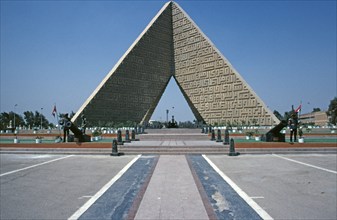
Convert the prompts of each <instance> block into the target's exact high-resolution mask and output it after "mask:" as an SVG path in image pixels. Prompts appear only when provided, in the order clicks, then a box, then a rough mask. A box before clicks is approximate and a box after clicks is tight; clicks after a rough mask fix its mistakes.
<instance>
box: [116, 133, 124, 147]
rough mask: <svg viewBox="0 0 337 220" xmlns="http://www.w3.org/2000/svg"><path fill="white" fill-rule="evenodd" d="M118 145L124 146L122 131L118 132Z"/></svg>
mask: <svg viewBox="0 0 337 220" xmlns="http://www.w3.org/2000/svg"><path fill="white" fill-rule="evenodd" d="M117 144H119V145H123V139H122V131H121V130H118V131H117Z"/></svg>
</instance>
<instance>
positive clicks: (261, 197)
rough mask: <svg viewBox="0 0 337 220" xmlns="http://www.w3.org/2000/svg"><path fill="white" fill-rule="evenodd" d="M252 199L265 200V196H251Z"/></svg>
mask: <svg viewBox="0 0 337 220" xmlns="http://www.w3.org/2000/svg"><path fill="white" fill-rule="evenodd" d="M250 198H251V199H264V196H251V197H250Z"/></svg>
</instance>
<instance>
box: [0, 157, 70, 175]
mask: <svg viewBox="0 0 337 220" xmlns="http://www.w3.org/2000/svg"><path fill="white" fill-rule="evenodd" d="M73 156H74V155H68V156H65V157H61V158H57V159H54V160H49V161H46V162H43V163H39V164H35V165H32V166H29V167H25V168H21V169H17V170H13V171H10V172H7V173H3V174H0V177H2V176H6V175H9V174H13V173H17V172H20V171H24V170H28V169H31V168H34V167H38V166H42V165H45V164H48V163H52V162H55V161H58V160H63V159H66V158H68V157H73Z"/></svg>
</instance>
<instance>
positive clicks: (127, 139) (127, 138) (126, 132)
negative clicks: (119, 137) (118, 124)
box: [124, 130, 131, 143]
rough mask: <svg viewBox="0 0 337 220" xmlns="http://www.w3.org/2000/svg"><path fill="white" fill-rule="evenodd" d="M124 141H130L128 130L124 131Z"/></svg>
mask: <svg viewBox="0 0 337 220" xmlns="http://www.w3.org/2000/svg"><path fill="white" fill-rule="evenodd" d="M124 142H126V143H130V142H131V140H130V133H129V130H126V131H125V141H124Z"/></svg>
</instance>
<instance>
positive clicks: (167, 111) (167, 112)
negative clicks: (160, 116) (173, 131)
mask: <svg viewBox="0 0 337 220" xmlns="http://www.w3.org/2000/svg"><path fill="white" fill-rule="evenodd" d="M168 114H169V110H168V109H166V123H168Z"/></svg>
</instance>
